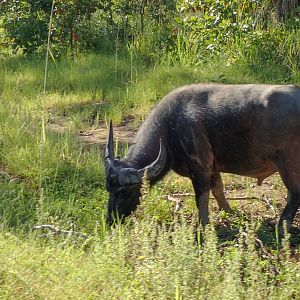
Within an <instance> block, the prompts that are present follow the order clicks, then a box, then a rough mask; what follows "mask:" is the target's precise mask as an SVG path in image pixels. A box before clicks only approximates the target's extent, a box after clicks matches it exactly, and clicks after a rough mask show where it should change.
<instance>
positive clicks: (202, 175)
mask: <svg viewBox="0 0 300 300" xmlns="http://www.w3.org/2000/svg"><path fill="white" fill-rule="evenodd" d="M190 177H191V180H192V183H193V187H194V190H195V196H196V205H197V208H198V211H199V221H200V222H201V224H202V226H203V228H204V227H205V226H206V224H207V223H208V201H209V192H210V173H209V171H206V172H200V171H199V170H194V171H192V173H191V176H190Z"/></svg>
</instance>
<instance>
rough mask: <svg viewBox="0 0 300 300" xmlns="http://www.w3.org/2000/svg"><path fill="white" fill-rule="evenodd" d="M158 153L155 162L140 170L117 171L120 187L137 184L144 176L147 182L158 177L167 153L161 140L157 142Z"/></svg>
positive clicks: (124, 169) (126, 169) (125, 169)
mask: <svg viewBox="0 0 300 300" xmlns="http://www.w3.org/2000/svg"><path fill="white" fill-rule="evenodd" d="M159 147H160V148H159V153H158V156H157V158H156V160H155V161H153V162H152V163H151V164H149V165H148V166H146V167H144V168H142V169H134V168H123V169H120V170H119V183H120V184H121V185H126V184H138V183H141V182H142V180H143V177H144V175H145V174H146V176H147V179H148V180H152V179H154V178H155V177H157V176H159V175H160V174H161V172H162V170H163V168H164V166H165V164H166V160H167V151H166V148H165V146H164V144H163V141H162V139H160V142H159Z"/></svg>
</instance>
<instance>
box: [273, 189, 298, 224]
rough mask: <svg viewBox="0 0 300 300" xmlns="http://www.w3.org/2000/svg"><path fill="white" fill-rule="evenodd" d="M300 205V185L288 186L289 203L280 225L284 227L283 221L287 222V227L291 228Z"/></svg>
mask: <svg viewBox="0 0 300 300" xmlns="http://www.w3.org/2000/svg"><path fill="white" fill-rule="evenodd" d="M299 207H300V187H299V186H298V187H293V188H288V196H287V204H286V206H285V208H284V210H283V212H282V214H281V217H280V219H279V222H278V225H279V227H280V228H281V229H282V226H283V222H284V221H286V222H287V228H288V229H290V228H291V225H292V223H293V220H294V217H295V214H296V213H297V210H298V208H299Z"/></svg>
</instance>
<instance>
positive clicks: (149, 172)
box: [105, 121, 166, 224]
mask: <svg viewBox="0 0 300 300" xmlns="http://www.w3.org/2000/svg"><path fill="white" fill-rule="evenodd" d="M165 161H166V149H165V147H164V145H163V143H162V140H160V150H159V154H158V156H157V158H156V159H155V160H154V161H153V162H152V163H150V164H149V165H147V166H145V167H143V168H135V167H132V166H130V163H128V162H127V161H126V159H123V160H122V159H118V158H115V156H114V140H113V127H112V122H111V121H110V124H109V132H108V141H107V145H106V150H105V172H106V190H107V191H108V192H109V200H108V206H107V222H108V223H109V224H112V223H113V222H114V220H115V219H119V220H121V221H123V220H124V218H125V217H127V216H129V215H130V214H131V212H132V211H134V210H135V209H136V208H137V206H138V205H139V203H140V201H139V200H140V196H141V191H140V190H141V184H142V181H143V177H144V176H146V178H147V180H149V181H151V180H152V179H153V178H155V177H157V176H159V174H160V173H161V170H162V169H163V168H164V165H165Z"/></svg>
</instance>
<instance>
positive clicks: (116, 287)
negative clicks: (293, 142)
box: [0, 46, 300, 299]
mask: <svg viewBox="0 0 300 300" xmlns="http://www.w3.org/2000/svg"><path fill="white" fill-rule="evenodd" d="M235 50H236V52H235V55H233V56H232V59H229V58H228V56H227V55H228V53H224V55H223V56H221V57H219V58H218V59H214V60H211V61H210V62H206V63H202V64H198V65H195V66H192V67H191V66H187V65H184V64H183V65H182V64H181V65H180V64H178V63H175V64H173V65H172V64H171V65H170V64H168V63H167V62H165V63H161V64H158V65H156V66H149V65H148V66H145V65H143V64H142V63H141V62H140V61H139V62H137V61H136V62H135V61H132V60H130V58H126V57H117V60H116V56H107V55H100V54H99V55H93V54H85V55H78V56H76V57H75V60H74V61H72V60H69V59H61V60H58V61H56V62H55V63H54V62H50V64H49V76H48V80H47V90H46V93H43V78H44V61H43V60H40V59H39V58H36V57H8V58H5V59H3V60H1V61H0V224H1V226H2V227H3V228H2V229H1V230H0V298H4V299H45V298H47V299H48V298H49V299H67V298H72V299H73V298H74V299H77V298H78V299H81V298H88V299H94V298H95V299H99V298H100V299H116V298H118V299H120V298H121V299H123V298H128V299H140V298H147V299H153V298H154V299H157V298H159V299H160V298H162V299H170V298H175V299H207V298H213V299H219V298H222V299H237V298H241V299H248V298H258V299H261V298H268V299H273V298H274V299H275V298H276V299H278V298H279V299H289V298H291V297H294V298H297V297H299V288H298V287H299V280H300V279H299V276H298V274H299V265H298V264H297V263H294V262H293V260H291V259H290V256H289V255H286V256H284V255H285V254H284V253H285V252H287V247H286V249H285V250H282V252H279V251H278V247H279V245H278V241H277V240H276V236H275V233H274V230H272V228H271V229H270V226H268V219H272V220H273V219H274V218H275V217H276V216H277V215H278V211H280V210H281V206H280V205H277V204H276V203H277V200H278V199H282V198H283V195H284V193H285V189H284V187H283V186H282V184H281V182H280V181H278V179H276V178H272V179H271V182H270V186H271V188H270V189H269V190H270V193H269V194H268V197H269V198H268V199H269V200H268V201H270V203H271V204H272V205H273V207H274V211H273V210H271V211H270V210H269V209H268V207H267V205H266V204H264V203H260V204H258V203H257V202H246V201H245V202H241V201H240V202H239V201H233V200H232V201H231V204H232V206H233V208H234V209H233V214H231V215H228V214H224V213H220V212H218V210H217V208H216V204H215V201H211V205H210V206H211V220H212V222H213V223H215V229H214V228H211V229H210V230H209V231H208V233H206V235H205V236H203V235H201V241H204V243H203V244H201V245H200V246H199V244H198V243H197V230H196V227H195V225H194V221H193V220H194V219H195V216H196V214H197V210H196V206H195V203H194V199H193V196H191V195H190V196H188V195H187V196H183V197H181V199H180V200H181V201H182V206H183V208H182V209H180V210H179V211H175V210H174V209H175V203H174V202H171V201H167V200H166V195H168V194H176V193H178V192H180V193H187V194H189V193H193V190H192V186H191V184H190V182H189V181H188V180H187V179H184V178H182V177H179V176H176V175H174V174H173V173H170V174H169V175H168V176H167V177H166V178H165V179H164V181H162V182H160V183H159V184H157V185H156V187H155V188H153V189H152V190H151V191H150V192H149V194H147V195H146V196H145V200H144V201H143V202H142V205H141V208H140V209H139V211H138V212H137V213H136V214H135V216H134V217H132V218H131V219H130V220H129V222H128V223H127V224H126V225H125V226H120V227H117V228H116V229H115V230H112V231H110V230H107V228H106V227H105V224H104V221H103V220H104V214H105V207H106V202H107V196H108V195H107V193H106V191H105V188H104V182H105V180H104V176H105V175H104V163H103V148H104V145H103V144H95V145H90V146H87V145H85V144H84V143H83V142H82V141H81V140H80V139H79V137H78V133H79V131H80V130H86V129H91V128H98V127H99V124H101V126H105V124H106V122H107V120H108V119H109V118H112V119H113V120H114V123H115V124H118V123H120V122H121V120H122V119H123V118H124V117H127V116H134V121H133V125H131V126H136V124H138V123H139V122H140V121H141V120H143V119H144V118H145V116H146V115H147V113H148V112H149V110H150V109H151V108H152V107H153V106H154V105H155V104H156V103H157V102H158V101H159V99H161V98H162V97H163V96H164V95H165V94H166V93H167V92H168V91H170V90H172V89H174V88H175V87H178V86H180V85H183V84H188V83H193V82H212V81H213V82H223V83H243V82H248V83H250V82H271V83H295V84H300V78H299V70H298V68H297V67H295V68H293V69H287V68H284V67H283V66H279V67H277V66H275V65H274V64H273V65H270V66H269V68H263V67H262V66H263V63H262V62H260V68H256V67H255V66H253V64H250V63H249V59H250V58H249V57H247V56H246V55H244V52H242V50H241V48H238V47H237V46H236V47H235ZM295 66H296V65H295ZM56 124H60V125H61V126H60V130H54V127H53V126H54V125H56ZM224 183H225V188H226V190H229V191H231V196H232V197H234V196H236V195H237V196H239V195H240V194H241V193H245V194H246V195H253V194H255V195H258V197H260V196H259V195H260V194H259V192H257V191H256V190H255V188H254V187H253V182H252V181H249V180H244V179H237V178H236V177H234V176H231V175H226V176H224ZM256 193H257V194H256ZM253 211H255V212H257V213H256V214H255V213H254V215H253ZM241 212H243V213H241ZM248 222H250V223H251V224H252V223H253V224H254V223H255V224H256V225H257V228H256V229H255V232H256V234H257V236H258V237H259V238H260V239H261V240H262V241H263V243H264V244H265V245H266V249H267V250H266V251H267V254H264V252H263V251H262V248H261V247H260V245H259V244H257V243H256V242H255V241H254V233H253V231H254V229H245V228H246V227H247V223H248ZM41 223H51V224H55V225H58V226H60V227H62V228H65V229H75V230H78V231H82V232H85V233H88V234H90V235H91V236H92V238H91V239H90V240H88V241H86V242H83V241H80V242H77V243H76V242H75V244H73V242H74V241H73V240H72V239H71V240H68V239H67V240H65V239H59V238H58V239H53V238H51V239H50V240H49V241H43V240H42V239H40V238H39V237H38V236H37V235H36V233H33V232H32V227H33V226H34V225H36V224H41ZM251 226H252V227H253V226H254V225H251ZM252 227H251V228H252ZM240 230H242V231H243V232H246V234H242V233H239V232H240ZM251 230H252V231H251ZM246 237H247V238H246ZM292 241H293V245H294V246H295V245H298V244H299V237H298V235H296V236H295V237H293V240H292ZM255 243H256V244H255ZM254 244H255V245H256V247H255V246H254ZM298 250H299V249H298ZM296 251H297V248H296Z"/></svg>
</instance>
